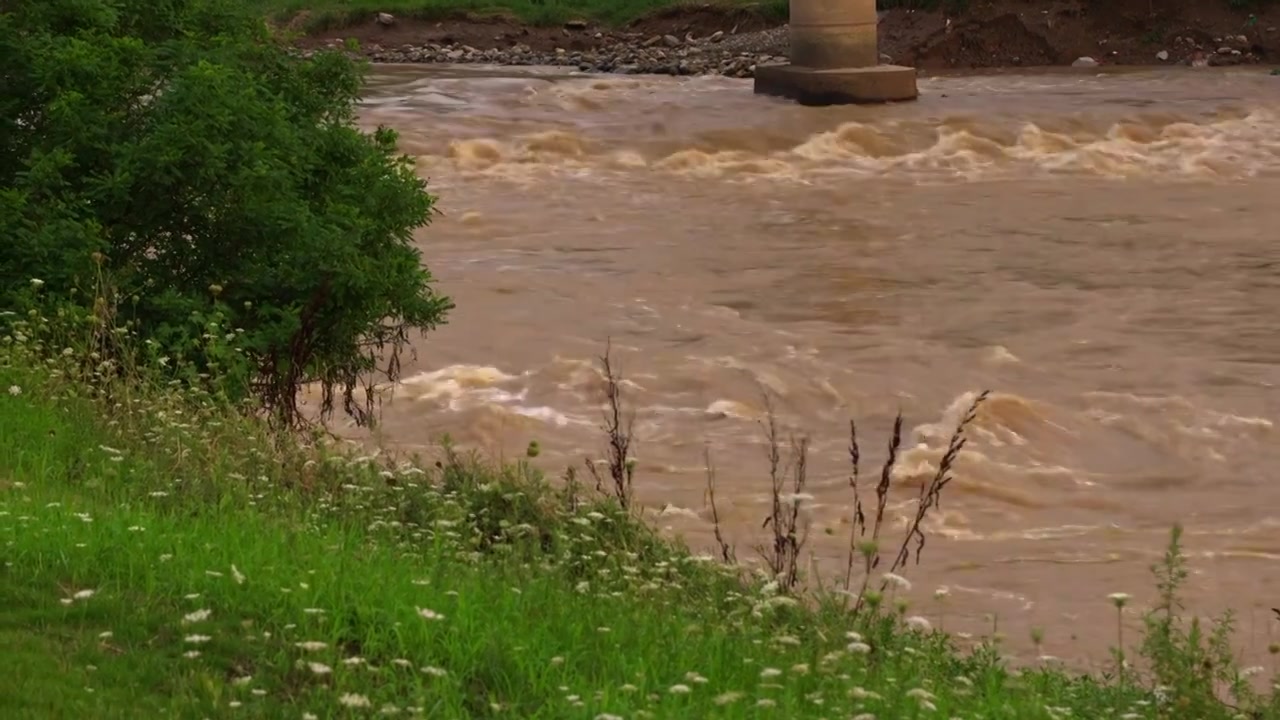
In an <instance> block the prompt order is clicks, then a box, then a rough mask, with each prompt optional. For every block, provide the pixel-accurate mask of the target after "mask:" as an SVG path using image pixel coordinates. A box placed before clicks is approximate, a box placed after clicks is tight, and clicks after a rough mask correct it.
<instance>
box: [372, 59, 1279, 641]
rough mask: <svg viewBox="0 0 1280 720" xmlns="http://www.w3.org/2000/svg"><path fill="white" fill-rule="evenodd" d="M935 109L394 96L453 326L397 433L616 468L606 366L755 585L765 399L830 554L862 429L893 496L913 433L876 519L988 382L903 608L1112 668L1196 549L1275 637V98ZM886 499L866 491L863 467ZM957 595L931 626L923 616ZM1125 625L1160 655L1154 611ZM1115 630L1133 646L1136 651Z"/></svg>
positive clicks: (974, 102)
mask: <svg viewBox="0 0 1280 720" xmlns="http://www.w3.org/2000/svg"><path fill="white" fill-rule="evenodd" d="M921 91H922V98H921V100H920V101H919V102H917V103H914V104H909V105H900V106H893V107H862V108H857V107H852V108H851V107H845V108H821V109H817V108H801V107H797V106H793V105H790V104H788V103H786V102H784V101H780V100H774V99H764V98H759V97H755V96H753V95H752V93H751V86H750V81H743V80H727V79H723V78H680V79H676V78H666V77H663V78H649V77H604V76H586V75H571V74H565V73H563V72H558V71H551V70H545V71H539V70H537V69H533V70H521V71H517V70H513V69H500V68H491V69H483V68H481V69H476V68H474V67H473V68H469V69H466V70H461V69H448V68H429V69H424V68H420V67H418V68H398V67H383V68H380V69H379V70H378V71H377V72H376V73H375V77H374V78H373V82H372V86H371V88H370V91H369V94H368V97H367V100H366V102H365V104H364V107H363V121H364V122H366V123H368V124H369V125H374V124H377V123H381V124H386V125H390V126H393V127H395V128H396V129H397V130H399V131H400V133H401V141H402V148H403V149H404V151H405V152H406V153H408V154H410V155H413V156H415V157H416V158H417V160H418V163H419V168H420V171H421V173H422V174H423V175H424V176H426V177H428V178H429V181H430V186H431V188H432V189H433V190H434V192H436V193H438V195H439V198H440V200H439V209H440V210H441V212H442V215H441V216H440V217H439V218H438V219H437V220H436V221H435V222H434V223H433V224H432V225H431V226H430V227H429V228H427V229H426V230H424V231H423V232H422V233H421V234H420V243H421V248H422V250H423V253H424V258H425V260H426V262H427V263H428V265H429V266H430V268H431V270H432V271H433V273H434V274H435V275H436V276H437V277H438V279H439V288H440V289H441V291H443V292H445V293H447V294H448V295H450V296H452V297H453V298H454V299H455V301H456V302H457V305H458V307H457V310H456V311H455V312H454V313H453V315H452V319H451V322H450V324H449V325H448V326H447V327H444V328H442V329H440V330H439V331H438V332H435V333H433V334H432V335H430V336H429V337H428V338H427V339H426V340H424V341H421V342H420V343H419V344H418V346H417V348H418V358H417V360H416V361H414V362H413V363H412V364H411V365H410V366H409V367H407V369H406V372H405V376H404V380H403V383H402V384H401V385H400V386H399V387H398V388H397V390H396V392H395V396H394V399H393V400H392V401H391V402H390V403H389V404H388V405H386V406H385V408H384V425H383V428H382V433H383V435H384V439H385V440H387V441H389V442H390V443H392V444H394V445H397V446H399V447H411V448H427V447H430V446H432V444H433V443H434V442H435V441H436V439H437V438H438V437H439V436H440V435H441V434H442V433H445V432H447V433H449V434H450V435H451V436H452V437H453V438H454V439H455V440H456V441H458V442H460V443H463V444H465V445H469V446H472V447H476V448H479V449H481V450H482V451H484V452H487V453H490V454H492V455H494V456H499V455H505V456H507V457H511V456H515V455H519V454H521V452H522V450H523V449H524V447H525V446H526V445H527V443H528V442H529V441H530V440H534V439H536V440H538V441H539V442H540V444H541V445H542V447H543V454H542V456H541V457H540V458H539V459H538V462H539V463H541V464H542V465H543V466H544V467H546V468H547V469H548V470H549V471H554V472H558V471H559V469H561V468H563V467H564V465H565V464H568V463H580V462H581V459H582V457H583V456H584V455H585V454H591V455H597V456H598V455H599V454H600V452H601V451H602V448H603V438H602V436H601V434H600V430H599V427H598V426H599V423H600V379H599V376H598V374H597V372H596V370H595V365H594V362H595V357H596V356H597V355H598V354H599V353H600V352H601V351H602V350H603V348H604V345H605V342H606V340H607V339H609V338H612V342H613V349H614V355H615V359H616V360H617V362H618V363H619V364H620V365H621V367H622V370H623V372H624V373H625V376H626V377H627V379H628V380H629V383H628V385H627V388H628V397H629V400H630V401H631V402H632V403H633V404H634V406H635V408H636V411H637V424H636V433H637V445H636V450H635V452H636V455H637V457H638V458H639V468H638V479H637V485H638V488H637V492H638V495H639V499H640V500H641V501H642V502H643V503H645V504H646V505H647V506H649V507H651V508H653V509H654V510H655V514H656V515H657V514H658V513H657V511H661V513H660V515H658V517H657V522H658V523H659V524H661V525H662V526H663V527H666V528H669V529H670V531H672V532H673V533H678V534H681V535H683V536H684V537H686V538H687V539H688V540H689V542H690V543H691V544H693V545H694V546H696V547H698V548H700V549H708V548H709V547H710V542H711V540H710V534H709V532H708V530H709V528H710V525H709V523H708V518H709V513H708V512H707V508H706V506H705V502H704V471H703V459H702V458H703V452H704V448H705V447H707V446H708V445H709V446H710V448H711V450H712V452H713V454H714V458H715V462H716V465H717V467H718V474H719V491H718V492H719V496H720V499H721V508H720V510H721V514H722V516H723V519H724V522H725V524H726V528H727V530H728V531H729V533H730V535H731V537H732V538H733V539H734V541H735V542H736V543H737V544H738V546H739V548H738V552H739V556H740V557H742V558H748V559H749V558H751V557H752V556H753V555H754V553H753V552H752V551H751V549H750V547H751V545H752V544H753V543H755V542H757V541H758V540H759V539H760V535H759V534H758V532H759V530H758V529H759V526H760V522H761V520H762V519H763V517H764V514H765V512H766V508H767V501H768V492H767V489H768V477H767V466H766V462H765V458H764V448H763V445H762V441H761V431H760V426H759V424H758V421H759V419H760V416H761V412H762V407H763V405H762V402H761V393H762V389H764V390H766V391H767V392H769V393H770V394H771V395H772V396H773V397H774V398H775V402H776V405H777V408H778V414H779V417H780V420H781V422H783V423H784V424H785V425H786V426H787V427H789V428H795V429H796V430H797V431H804V432H807V433H808V434H809V436H810V437H811V439H812V449H813V453H812V457H811V480H810V487H809V492H810V493H811V494H812V495H813V500H812V503H811V505H810V513H809V515H810V520H811V522H812V531H811V541H810V545H809V549H810V550H811V551H812V552H813V554H814V558H815V560H816V562H817V564H818V566H819V567H820V568H821V569H823V570H824V572H836V571H837V570H839V569H842V568H843V565H844V554H845V548H846V545H847V533H848V525H847V523H848V517H849V515H850V506H849V502H850V494H849V490H848V484H847V477H848V454H847V450H846V444H847V434H848V430H847V427H848V425H847V423H848V420H849V419H850V418H856V419H857V420H858V422H859V426H860V428H861V432H862V435H863V438H864V447H863V451H864V459H865V460H866V461H867V462H868V463H870V464H871V465H874V464H875V463H878V462H879V461H880V460H881V459H882V458H883V455H884V450H883V448H884V444H885V441H886V438H887V435H888V432H889V429H890V426H891V422H892V418H893V416H894V414H895V412H896V411H898V410H899V409H901V410H902V412H903V413H904V415H905V417H906V424H905V436H906V437H905V439H904V448H905V449H906V452H905V453H904V457H903V462H902V463H901V466H900V469H899V478H900V480H901V483H902V485H901V487H900V489H899V490H897V491H896V492H895V494H894V496H893V502H892V505H891V508H890V513H889V514H890V516H891V519H898V518H903V517H906V516H907V515H909V514H911V513H913V508H914V505H913V503H914V497H915V493H916V487H917V483H918V482H919V481H920V479H922V478H924V477H926V476H927V475H929V474H930V473H931V472H932V470H933V468H934V465H935V463H936V462H937V460H938V458H939V456H940V454H941V451H942V448H943V447H944V446H945V443H946V439H947V436H948V434H949V432H950V429H951V427H952V426H953V425H954V424H955V422H956V420H957V419H958V418H959V416H960V414H961V413H962V412H963V410H964V409H965V407H966V406H967V405H968V403H969V402H970V401H971V400H972V398H973V396H974V394H975V393H976V392H978V391H980V390H983V389H988V388H989V389H991V390H992V391H993V395H992V397H991V399H990V401H989V402H988V403H987V404H986V405H985V406H984V408H983V410H982V413H981V417H980V418H979V422H978V423H977V426H976V427H975V428H974V430H973V432H972V437H971V440H970V444H969V446H968V447H967V449H966V451H965V452H964V453H963V455H962V456H961V458H960V460H959V462H958V464H957V466H956V470H955V476H956V479H955V481H954V482H953V483H952V485H951V486H950V487H948V488H947V490H946V492H945V495H944V497H943V505H942V511H941V512H939V513H937V514H936V515H935V516H934V518H933V520H932V521H931V523H930V524H929V525H928V528H929V530H930V532H931V534H932V540H931V542H930V544H929V545H928V547H927V548H926V552H925V557H924V559H923V562H922V563H921V564H920V565H919V566H912V567H910V568H909V569H908V573H907V574H908V577H910V578H911V579H912V580H913V582H914V589H913V590H912V592H911V596H912V598H913V607H914V611H915V612H918V613H922V614H926V615H929V616H931V617H934V618H936V619H941V620H943V621H944V623H945V626H946V629H948V630H953V631H962V632H970V633H973V634H975V635H978V634H982V633H984V632H990V630H991V628H992V626H993V618H995V619H996V622H997V623H998V627H999V631H1000V632H1002V633H1004V634H1005V635H1006V636H1007V641H1006V643H1007V647H1008V648H1009V649H1010V651H1012V652H1015V653H1018V654H1021V655H1023V656H1029V655H1032V654H1034V652H1035V651H1034V649H1033V648H1032V647H1031V643H1030V641H1029V639H1028V638H1029V630H1030V628H1032V627H1041V628H1044V645H1043V648H1042V652H1044V653H1049V654H1052V655H1055V656H1058V657H1061V658H1065V659H1069V660H1072V661H1076V662H1082V663H1085V664H1091V665H1099V666H1100V665H1102V664H1105V663H1108V662H1109V660H1108V659H1107V657H1108V656H1107V652H1106V651H1107V647H1108V644H1109V643H1110V642H1111V641H1112V640H1113V639H1114V637H1115V629H1114V609H1113V608H1111V606H1110V605H1109V603H1108V602H1107V600H1106V596H1107V595H1108V594H1109V593H1113V592H1127V593H1131V594H1132V595H1133V596H1134V598H1135V600H1134V602H1135V604H1136V605H1138V606H1141V605H1142V604H1144V603H1148V602H1150V601H1151V600H1152V598H1153V596H1154V587H1153V582H1152V580H1151V576H1150V573H1149V571H1148V567H1149V566H1150V564H1151V563H1152V562H1153V561H1155V560H1156V559H1157V558H1158V557H1159V556H1160V555H1161V553H1162V551H1163V547H1164V543H1165V541H1166V538H1167V535H1168V530H1169V527H1170V525H1171V524H1172V523H1174V522H1175V521H1178V522H1182V523H1184V524H1185V526H1186V528H1187V535H1186V542H1187V547H1188V550H1189V553H1190V555H1191V557H1192V567H1193V576H1192V581H1191V588H1190V590H1189V601H1190V602H1189V604H1190V605H1191V607H1192V608H1194V609H1195V610H1197V611H1199V612H1202V613H1204V614H1209V613H1215V612H1218V611H1220V610H1222V609H1224V608H1227V607H1233V608H1235V609H1236V611H1237V612H1238V613H1239V614H1240V628H1241V637H1240V640H1239V644H1240V646H1241V649H1242V650H1243V651H1245V652H1246V653H1258V654H1262V655H1265V652H1264V649H1265V647H1266V645H1267V643H1268V642H1269V641H1270V638H1271V637H1272V636H1276V635H1280V627H1278V626H1277V625H1276V623H1275V622H1274V621H1273V619H1272V618H1271V612H1270V610H1269V609H1268V608H1270V607H1271V606H1272V605H1280V592H1278V588H1277V580H1278V579H1280V563H1278V562H1277V561H1278V560H1280V485H1278V484H1277V478H1275V477H1274V474H1275V471H1276V468H1277V467H1280V443H1278V442H1277V432H1276V428H1275V427H1274V422H1275V420H1276V419H1277V417H1280V387H1277V384H1278V383H1280V333H1277V332H1276V328H1277V325H1278V324H1280V323H1278V315H1277V313H1278V310H1280V235H1277V232H1278V231H1280V78H1275V77H1268V76H1267V75H1266V74H1265V72H1259V71H1220V70H1215V69H1203V70H1183V71H1180V72H1174V71H1159V72H1128V73H1123V74H1096V72H1089V73H1078V72H1062V73H1057V74H1038V75H1016V74H1004V75H989V76H965V77H937V78H929V79H924V80H922V82H921ZM868 469H870V468H868ZM939 586H946V587H947V588H949V589H950V595H949V597H948V598H947V599H946V601H945V606H944V605H943V604H941V603H940V602H939V601H938V600H936V599H935V598H934V590H935V588H937V587H939ZM1130 622H1131V623H1132V624H1133V625H1134V626H1135V627H1137V625H1138V620H1137V617H1136V616H1135V617H1134V618H1132V619H1131V620H1130ZM1130 637H1136V634H1131V635H1130Z"/></svg>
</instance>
